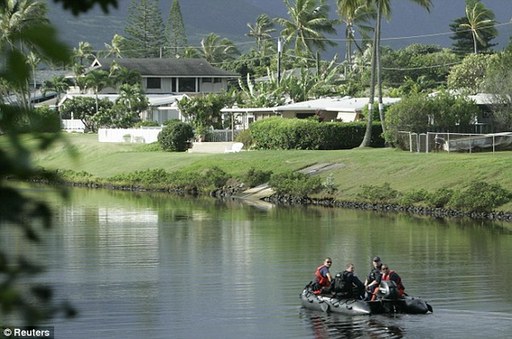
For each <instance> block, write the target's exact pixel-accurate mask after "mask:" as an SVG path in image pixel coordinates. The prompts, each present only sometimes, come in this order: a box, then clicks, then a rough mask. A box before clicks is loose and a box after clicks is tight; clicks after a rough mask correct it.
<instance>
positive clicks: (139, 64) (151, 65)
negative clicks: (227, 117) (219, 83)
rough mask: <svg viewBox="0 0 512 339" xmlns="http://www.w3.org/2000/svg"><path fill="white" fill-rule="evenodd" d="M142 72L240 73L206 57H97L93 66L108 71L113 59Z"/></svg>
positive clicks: (176, 74) (183, 74)
mask: <svg viewBox="0 0 512 339" xmlns="http://www.w3.org/2000/svg"><path fill="white" fill-rule="evenodd" d="M114 60H115V61H116V62H117V64H119V65H121V66H123V67H126V68H128V69H131V70H135V71H137V72H139V73H140V75H141V76H143V77H144V76H168V77H218V78H234V77H239V76H240V75H239V74H237V73H234V72H228V71H225V70H223V69H220V68H217V67H213V66H212V65H210V64H209V63H208V61H206V60H205V59H187V58H179V59H170V58H120V59H113V58H108V59H101V58H100V59H96V60H94V62H93V64H92V65H91V67H92V68H99V69H103V70H106V71H108V70H109V69H110V65H111V64H112V62H113V61H114Z"/></svg>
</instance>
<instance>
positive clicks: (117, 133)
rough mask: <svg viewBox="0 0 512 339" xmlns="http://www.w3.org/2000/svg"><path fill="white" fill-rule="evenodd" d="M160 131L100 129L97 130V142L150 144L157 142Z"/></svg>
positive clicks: (157, 129)
mask: <svg viewBox="0 0 512 339" xmlns="http://www.w3.org/2000/svg"><path fill="white" fill-rule="evenodd" d="M161 130H162V128H161V127H149V128H148V127H146V128H100V129H99V130H98V141H99V142H130V143H142V144H150V143H152V142H156V141H158V133H160V131H161Z"/></svg>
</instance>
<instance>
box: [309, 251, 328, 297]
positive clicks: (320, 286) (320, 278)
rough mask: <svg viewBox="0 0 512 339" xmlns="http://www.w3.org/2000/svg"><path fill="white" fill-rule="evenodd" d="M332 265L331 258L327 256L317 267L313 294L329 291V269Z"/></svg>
mask: <svg viewBox="0 0 512 339" xmlns="http://www.w3.org/2000/svg"><path fill="white" fill-rule="evenodd" d="M331 265H332V259H331V258H329V257H327V258H325V260H324V263H323V264H322V265H320V266H318V267H317V269H316V271H315V282H314V284H313V290H314V293H315V294H320V293H324V292H329V291H330V288H329V287H330V286H331V281H332V276H331V272H329V269H330V268H331Z"/></svg>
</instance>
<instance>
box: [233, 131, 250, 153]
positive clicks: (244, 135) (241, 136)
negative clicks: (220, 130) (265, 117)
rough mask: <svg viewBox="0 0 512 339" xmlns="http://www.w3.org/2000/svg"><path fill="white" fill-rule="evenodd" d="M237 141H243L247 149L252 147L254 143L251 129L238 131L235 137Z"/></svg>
mask: <svg viewBox="0 0 512 339" xmlns="http://www.w3.org/2000/svg"><path fill="white" fill-rule="evenodd" d="M235 141H237V142H241V143H242V144H244V148H245V149H247V150H248V149H251V147H252V145H253V140H252V135H251V130H250V129H246V130H243V131H241V132H240V133H238V135H237V136H236V137H235Z"/></svg>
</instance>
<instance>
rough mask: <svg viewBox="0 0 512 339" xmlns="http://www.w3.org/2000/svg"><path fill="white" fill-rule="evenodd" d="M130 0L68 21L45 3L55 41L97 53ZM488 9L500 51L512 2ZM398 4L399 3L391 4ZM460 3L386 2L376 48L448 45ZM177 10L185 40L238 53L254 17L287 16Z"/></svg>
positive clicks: (220, 2)
mask: <svg viewBox="0 0 512 339" xmlns="http://www.w3.org/2000/svg"><path fill="white" fill-rule="evenodd" d="M129 3H130V1H128V0H124V1H120V2H119V6H118V9H112V10H111V11H110V14H109V15H105V14H104V13H102V11H101V10H100V9H99V8H95V9H93V10H92V11H90V12H89V13H86V14H83V15H81V16H79V17H78V18H77V17H73V16H72V15H71V14H69V13H67V12H64V11H63V10H62V9H61V8H60V7H59V6H56V5H54V4H53V2H51V1H50V4H49V6H48V7H49V13H48V16H49V18H50V21H51V22H52V23H53V24H54V25H55V26H56V27H57V29H58V30H59V34H60V37H61V39H62V40H63V41H64V42H66V43H68V44H69V45H70V46H72V47H76V46H78V42H80V41H87V42H89V43H91V45H92V46H93V47H94V48H95V49H103V48H104V43H110V41H111V40H112V37H113V36H114V34H116V33H117V34H121V35H124V28H125V25H126V23H125V21H126V18H127V16H128V6H129ZM482 3H483V4H484V5H485V6H487V7H488V8H489V9H491V10H492V11H493V12H494V13H495V15H496V21H497V22H498V23H499V25H497V29H498V31H499V36H498V38H497V39H496V40H495V41H494V42H496V43H497V44H498V45H497V46H496V47H495V48H496V49H498V50H499V49H502V48H504V47H505V46H506V45H507V44H508V42H509V37H510V36H511V35H512V23H511V22H510V20H511V18H512V1H509V0H485V1H484V0H482ZM328 4H329V6H330V13H331V14H330V17H331V18H332V19H334V18H336V7H335V0H328ZM397 4H399V5H397ZM170 5H171V1H161V2H160V8H161V13H162V17H163V19H164V22H166V21H167V18H168V16H169V11H170ZM464 5H465V2H464V0H452V1H445V0H433V8H432V10H431V11H430V13H428V12H427V11H426V10H425V9H423V8H421V7H420V6H418V5H417V4H415V3H413V2H412V1H405V0H400V2H397V1H392V6H394V7H392V11H393V12H392V15H391V18H390V20H389V21H384V22H383V25H382V29H383V33H382V44H383V45H387V46H391V47H393V48H400V47H404V46H406V45H409V44H412V43H421V44H436V45H441V46H442V47H450V46H451V43H452V40H451V39H450V36H451V35H452V33H451V31H450V28H449V24H450V23H452V22H453V20H454V19H456V18H459V17H462V16H464V15H465V11H464ZM180 6H181V11H182V15H183V19H184V23H185V28H186V32H187V36H188V38H189V42H190V44H191V45H193V46H199V42H200V40H201V38H202V37H204V36H205V35H207V34H208V33H210V32H214V33H216V34H218V35H220V36H221V37H226V38H228V39H230V40H232V41H233V42H234V43H235V44H236V45H239V46H240V47H241V48H240V49H242V50H243V49H244V46H247V45H248V44H249V43H251V42H253V40H252V39H251V38H249V37H247V36H246V34H247V33H248V27H247V24H248V23H251V24H252V23H254V22H255V21H256V18H257V17H258V15H260V14H262V13H266V14H268V15H269V16H270V17H287V12H286V7H285V5H284V2H283V1H280V0H209V1H207V2H205V1H204V0H181V1H180ZM336 28H337V31H338V34H337V36H333V37H331V38H333V39H334V40H336V41H337V42H338V44H339V45H340V46H338V47H337V49H338V50H339V49H342V48H343V46H342V45H343V36H342V32H343V28H342V26H341V25H338V26H337V27H336Z"/></svg>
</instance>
